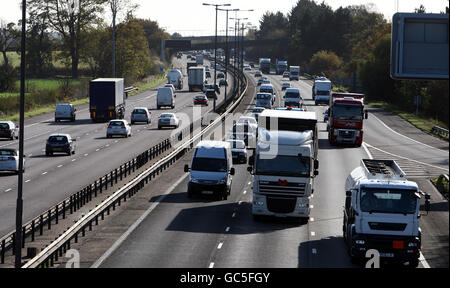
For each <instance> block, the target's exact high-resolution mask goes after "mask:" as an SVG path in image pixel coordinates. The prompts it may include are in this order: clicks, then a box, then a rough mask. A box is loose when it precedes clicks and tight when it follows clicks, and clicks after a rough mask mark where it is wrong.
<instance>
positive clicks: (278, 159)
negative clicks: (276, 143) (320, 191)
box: [256, 155, 311, 177]
mask: <svg viewBox="0 0 450 288" xmlns="http://www.w3.org/2000/svg"><path fill="white" fill-rule="evenodd" d="M267 158H269V159H267ZM310 163H311V158H309V157H299V156H285V155H276V156H269V155H263V156H262V157H261V155H258V159H257V161H256V175H269V176H285V177H308V176H309V174H310V166H311V165H310Z"/></svg>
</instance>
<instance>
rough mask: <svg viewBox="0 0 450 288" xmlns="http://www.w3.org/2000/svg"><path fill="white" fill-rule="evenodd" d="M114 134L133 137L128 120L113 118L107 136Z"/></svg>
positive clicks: (110, 136)
mask: <svg viewBox="0 0 450 288" xmlns="http://www.w3.org/2000/svg"><path fill="white" fill-rule="evenodd" d="M113 136H123V137H125V138H128V137H131V136H132V133H131V125H130V124H129V123H128V121H127V120H111V121H110V122H109V124H108V128H107V129H106V138H112V137H113Z"/></svg>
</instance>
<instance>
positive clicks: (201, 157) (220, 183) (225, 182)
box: [184, 141, 235, 200]
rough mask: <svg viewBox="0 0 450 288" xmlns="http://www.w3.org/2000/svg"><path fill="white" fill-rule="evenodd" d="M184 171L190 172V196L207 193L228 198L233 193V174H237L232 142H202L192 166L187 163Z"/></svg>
mask: <svg viewBox="0 0 450 288" xmlns="http://www.w3.org/2000/svg"><path fill="white" fill-rule="evenodd" d="M184 171H185V172H186V173H190V176H189V184H188V189H187V196H188V198H192V197H193V196H194V195H195V194H205V195H214V196H215V197H216V198H217V199H220V200H222V199H223V200H227V199H228V196H229V195H231V186H232V183H233V178H232V176H233V175H234V174H235V169H234V168H233V156H232V152H231V145H230V143H228V142H219V141H202V142H200V143H199V144H198V145H197V146H196V147H195V151H194V156H193V157H192V162H191V168H190V169H189V165H186V166H185V167H184Z"/></svg>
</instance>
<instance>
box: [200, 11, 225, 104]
mask: <svg viewBox="0 0 450 288" xmlns="http://www.w3.org/2000/svg"><path fill="white" fill-rule="evenodd" d="M203 5H204V6H214V7H216V30H215V37H214V39H215V40H214V66H215V67H214V91H215V90H216V86H217V69H216V67H217V14H218V9H219V7H222V6H231V4H209V3H203ZM216 98H217V97H216ZM216 98H214V111H216Z"/></svg>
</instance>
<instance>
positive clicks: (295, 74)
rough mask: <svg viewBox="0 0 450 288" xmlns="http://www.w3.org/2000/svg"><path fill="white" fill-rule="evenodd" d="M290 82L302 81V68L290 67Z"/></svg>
mask: <svg viewBox="0 0 450 288" xmlns="http://www.w3.org/2000/svg"><path fill="white" fill-rule="evenodd" d="M289 80H291V81H292V80H297V81H298V80H300V66H291V67H289Z"/></svg>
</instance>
